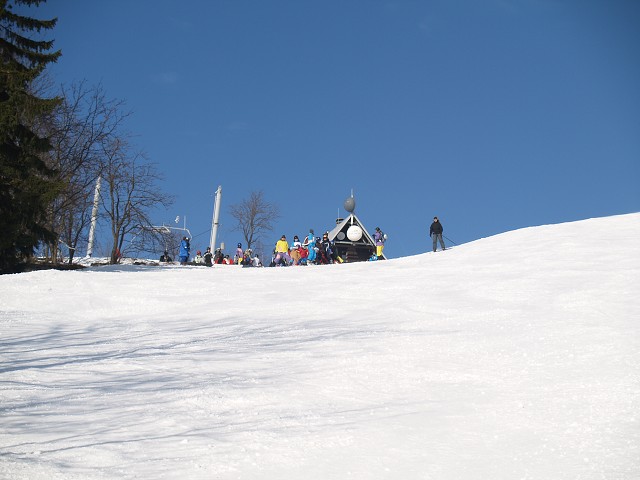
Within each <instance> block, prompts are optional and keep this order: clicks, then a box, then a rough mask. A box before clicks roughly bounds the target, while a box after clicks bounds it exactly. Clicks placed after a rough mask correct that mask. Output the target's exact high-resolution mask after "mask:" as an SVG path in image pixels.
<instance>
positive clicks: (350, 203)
mask: <svg viewBox="0 0 640 480" xmlns="http://www.w3.org/2000/svg"><path fill="white" fill-rule="evenodd" d="M344 209H345V210H346V211H347V212H349V213H353V211H354V210H355V209H356V199H355V198H353V197H349V198H347V199H346V200H345V201H344Z"/></svg>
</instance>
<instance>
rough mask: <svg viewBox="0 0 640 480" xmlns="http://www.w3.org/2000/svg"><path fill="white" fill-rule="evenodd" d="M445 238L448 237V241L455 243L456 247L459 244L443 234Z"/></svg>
mask: <svg viewBox="0 0 640 480" xmlns="http://www.w3.org/2000/svg"><path fill="white" fill-rule="evenodd" d="M442 236H443V237H444V238H446V239H447V241H449V242H451V243H453V244H454V245H455V246H456V247H457V246H458V244H457V243H456V242H454V241H453V240H451V239H450V238H449V237H447V236H446V235H442Z"/></svg>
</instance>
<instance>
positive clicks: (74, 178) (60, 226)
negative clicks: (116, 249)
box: [46, 82, 129, 263]
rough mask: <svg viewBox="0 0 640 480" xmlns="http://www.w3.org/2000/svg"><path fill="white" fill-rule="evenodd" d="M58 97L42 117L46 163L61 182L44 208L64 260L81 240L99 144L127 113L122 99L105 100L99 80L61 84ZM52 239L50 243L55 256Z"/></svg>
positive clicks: (97, 168) (111, 138) (96, 170)
mask: <svg viewBox="0 0 640 480" xmlns="http://www.w3.org/2000/svg"><path fill="white" fill-rule="evenodd" d="M60 96H61V97H62V102H61V103H60V105H58V107H57V108H56V110H55V111H54V112H53V113H52V115H51V116H50V118H49V120H48V122H47V126H46V128H47V130H48V131H49V138H50V139H51V144H52V146H53V148H52V150H51V152H50V153H49V158H48V163H49V164H50V165H51V166H52V167H53V168H54V169H55V171H56V172H57V176H58V179H59V180H60V182H61V184H62V185H63V190H62V192H61V194H60V195H59V196H58V197H57V198H56V200H55V201H54V202H53V204H52V205H51V208H50V218H51V220H50V222H51V228H52V229H53V230H54V231H55V232H57V233H58V235H59V241H60V243H62V244H64V245H66V246H67V247H68V248H69V262H70V263H71V262H72V261H73V254H74V251H75V248H76V246H77V244H78V242H79V241H80V240H86V236H87V228H88V225H89V222H90V218H91V216H90V210H91V204H92V201H93V192H94V186H95V182H96V179H97V177H98V175H100V168H101V165H102V161H101V160H102V155H103V148H102V147H103V144H108V143H112V142H113V141H114V140H115V139H116V138H117V137H118V136H119V133H118V129H119V128H120V126H121V124H122V123H123V121H124V120H125V119H126V117H128V116H129V113H127V112H124V111H123V110H122V107H123V105H124V102H122V101H116V100H108V99H107V98H106V95H105V92H104V90H103V88H102V86H100V85H98V86H97V87H87V86H86V84H85V82H77V83H73V84H72V85H71V86H70V87H65V86H62V87H61V92H60ZM57 249H58V245H57V243H54V244H52V245H50V250H51V256H52V259H56V258H57V257H58V255H57Z"/></svg>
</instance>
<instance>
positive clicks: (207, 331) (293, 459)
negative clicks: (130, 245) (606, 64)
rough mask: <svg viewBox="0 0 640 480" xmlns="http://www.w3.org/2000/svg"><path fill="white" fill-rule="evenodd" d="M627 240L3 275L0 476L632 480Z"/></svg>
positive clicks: (533, 237) (639, 433) (571, 226)
mask: <svg viewBox="0 0 640 480" xmlns="http://www.w3.org/2000/svg"><path fill="white" fill-rule="evenodd" d="M602 232H615V235H616V238H617V241H616V247H615V248H611V249H603V248H602V246H601V244H600V243H599V240H600V239H601V238H602V235H601V233H602ZM638 238H640V214H631V215H621V216H615V217H607V218H599V219H591V220H585V221H581V222H574V223H567V224H560V225H548V226H541V227H532V228H527V229H523V230H518V231H514V232H508V233H505V234H502V235H497V236H495V237H491V238H487V239H482V240H478V241H475V242H471V243H469V244H466V245H461V246H459V247H455V248H453V249H451V250H448V251H446V252H438V253H435V254H434V253H426V254H423V255H418V256H416V257H411V258H402V259H395V260H389V261H385V262H375V263H362V264H350V265H330V266H321V267H293V268H263V269H243V268H239V267H229V266H216V267H214V268H211V269H207V268H204V267H172V266H167V267H144V266H127V265H122V266H111V267H97V268H89V269H86V270H84V271H71V272H59V271H41V272H33V273H28V274H20V275H5V276H1V277H0V326H1V328H2V337H1V340H0V400H1V402H0V478H6V479H31V480H33V479H35V480H38V479H52V478H53V479H123V478H145V479H147V478H154V479H174V478H188V479H211V478H216V479H254V478H260V479H282V478H305V479H327V478H336V479H343V478H357V479H387V478H388V479H398V478H402V479H478V478H487V479H489V478H490V479H529V480H530V479H540V480H542V479H629V480H632V479H634V480H635V479H638V478H640V416H639V414H638V412H639V411H640V335H639V334H640V327H639V324H638V318H640V242H639V241H638ZM427 247H428V246H427Z"/></svg>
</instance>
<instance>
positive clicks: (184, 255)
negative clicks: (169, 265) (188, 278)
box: [178, 237, 191, 265]
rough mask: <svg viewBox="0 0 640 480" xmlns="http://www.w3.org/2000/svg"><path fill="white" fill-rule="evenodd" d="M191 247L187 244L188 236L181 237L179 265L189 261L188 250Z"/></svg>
mask: <svg viewBox="0 0 640 480" xmlns="http://www.w3.org/2000/svg"><path fill="white" fill-rule="evenodd" d="M190 249H191V245H190V244H189V238H188V237H183V238H182V241H181V242H180V252H179V254H178V256H179V257H180V265H186V264H187V262H188V261H189V250H190Z"/></svg>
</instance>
